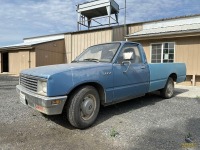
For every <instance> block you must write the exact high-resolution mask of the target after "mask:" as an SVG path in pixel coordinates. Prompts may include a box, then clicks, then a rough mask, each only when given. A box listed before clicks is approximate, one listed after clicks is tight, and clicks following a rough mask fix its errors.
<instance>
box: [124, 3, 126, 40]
mask: <svg viewBox="0 0 200 150" xmlns="http://www.w3.org/2000/svg"><path fill="white" fill-rule="evenodd" d="M126 34H127V30H126V0H125V1H124V35H125V36H126Z"/></svg>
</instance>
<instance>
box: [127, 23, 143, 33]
mask: <svg viewBox="0 0 200 150" xmlns="http://www.w3.org/2000/svg"><path fill="white" fill-rule="evenodd" d="M142 30H143V25H142V24H140V25H129V26H128V34H133V33H135V32H138V31H142Z"/></svg>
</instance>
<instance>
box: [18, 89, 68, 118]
mask: <svg viewBox="0 0 200 150" xmlns="http://www.w3.org/2000/svg"><path fill="white" fill-rule="evenodd" d="M16 90H17V93H18V94H19V95H20V96H21V95H23V98H22V96H21V97H20V99H23V100H21V102H22V101H23V102H22V103H23V104H25V105H28V106H30V107H32V108H33V109H35V110H38V111H40V112H42V113H44V114H47V115H58V114H61V113H62V110H63V107H64V105H65V102H66V100H67V96H58V97H46V96H41V95H38V94H36V93H33V92H30V91H29V90H27V89H25V88H24V87H22V86H21V85H17V86H16ZM55 100H59V101H60V103H59V104H53V103H52V101H55Z"/></svg>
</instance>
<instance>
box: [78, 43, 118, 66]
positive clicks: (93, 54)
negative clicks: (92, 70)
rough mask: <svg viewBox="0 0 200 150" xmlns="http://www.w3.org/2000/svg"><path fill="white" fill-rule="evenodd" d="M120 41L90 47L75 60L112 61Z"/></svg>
mask: <svg viewBox="0 0 200 150" xmlns="http://www.w3.org/2000/svg"><path fill="white" fill-rule="evenodd" d="M119 46H120V43H108V44H101V45H95V46H92V47H89V48H88V49H86V50H85V51H84V52H83V53H82V54H81V55H80V56H78V57H77V58H76V59H75V60H74V61H75V62H80V61H89V62H111V61H112V59H113V57H114V56H115V53H116V52H117V50H118V48H119Z"/></svg>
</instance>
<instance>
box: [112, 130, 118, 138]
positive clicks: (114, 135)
mask: <svg viewBox="0 0 200 150" xmlns="http://www.w3.org/2000/svg"><path fill="white" fill-rule="evenodd" d="M117 135H119V132H117V131H116V130H115V129H112V130H111V131H110V136H111V137H116V136H117Z"/></svg>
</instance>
